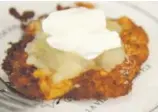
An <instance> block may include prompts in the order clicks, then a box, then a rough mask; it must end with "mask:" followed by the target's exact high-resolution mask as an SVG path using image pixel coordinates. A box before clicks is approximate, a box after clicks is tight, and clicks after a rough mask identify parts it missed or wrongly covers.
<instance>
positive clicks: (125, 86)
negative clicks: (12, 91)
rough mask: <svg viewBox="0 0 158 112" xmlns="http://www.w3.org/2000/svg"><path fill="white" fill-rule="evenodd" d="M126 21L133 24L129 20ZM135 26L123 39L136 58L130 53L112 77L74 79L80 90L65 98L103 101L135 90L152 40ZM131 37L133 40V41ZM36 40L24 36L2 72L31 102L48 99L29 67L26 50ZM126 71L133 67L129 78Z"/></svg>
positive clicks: (94, 73) (92, 75) (97, 72)
mask: <svg viewBox="0 0 158 112" xmlns="http://www.w3.org/2000/svg"><path fill="white" fill-rule="evenodd" d="M57 8H59V9H58V10H62V9H60V8H61V7H59V6H58V7H57ZM68 8H69V7H68ZM63 9H64V8H63ZM66 9H67V8H66ZM126 19H127V21H129V22H131V21H130V20H129V19H128V18H126ZM126 19H125V20H126ZM121 22H122V23H121ZM123 23H124V21H121V20H120V24H122V25H124V24H123ZM127 23H128V22H127ZM131 24H133V26H134V27H133V26H131V27H130V26H128V25H127V26H128V27H127V28H126V25H125V26H122V27H124V28H125V31H124V32H122V33H121V37H122V41H123V42H124V44H125V48H126V47H129V48H131V47H132V49H131V50H135V51H136V54H131V56H130V53H131V52H132V51H129V59H128V60H125V61H124V62H123V63H122V64H121V65H118V66H117V67H116V68H115V69H113V70H112V71H111V72H110V73H106V72H105V71H104V70H93V69H92V70H89V71H87V72H85V73H83V75H81V76H79V77H77V78H75V79H73V83H74V84H79V85H80V87H79V88H74V89H73V90H72V91H70V92H69V93H67V94H65V95H64V96H63V98H73V99H77V100H79V99H90V98H94V99H103V98H108V97H117V96H122V95H125V94H127V93H128V92H129V91H130V90H131V85H132V80H133V78H134V77H135V76H136V74H137V73H138V72H139V70H140V66H141V64H142V63H143V62H144V61H145V60H146V59H147V57H148V49H147V43H148V39H147V35H146V33H145V32H144V30H143V29H142V28H141V27H137V26H135V25H134V23H131ZM131 29H132V30H131ZM126 30H127V31H126ZM139 32H143V34H144V35H143V36H144V38H142V37H143V36H141V37H140V36H139V34H137V33H139ZM134 34H137V35H138V36H139V37H136V39H134V37H132V35H134ZM127 36H128V38H127ZM125 37H126V38H125ZM130 37H131V39H129V38H130ZM33 39H34V36H32V35H30V34H24V36H23V37H22V39H21V40H20V41H19V42H17V43H15V44H12V47H11V48H9V49H8V50H7V56H6V58H5V59H4V62H3V64H2V68H3V70H4V71H5V72H6V73H7V74H8V77H9V80H10V82H11V83H12V84H13V85H14V86H15V87H16V88H17V90H18V91H19V92H20V93H22V94H23V95H24V96H26V97H28V98H39V99H44V95H43V93H42V92H41V91H40V87H39V85H38V79H36V78H34V77H33V72H34V71H35V70H36V67H34V66H33V65H28V64H26V59H27V54H26V53H25V51H24V49H25V47H26V45H27V43H29V42H31V41H32V40H33ZM143 42H144V43H143ZM138 44H142V45H138ZM144 49H145V54H142V55H140V56H139V55H138V54H139V52H140V51H142V53H144V52H143V50H144ZM127 52H128V51H127ZM137 52H138V53H137ZM140 53H141V52H140ZM143 56H144V57H143ZM142 57H143V58H142ZM122 67H127V68H128V67H131V68H130V69H131V71H130V73H129V75H122V74H121V73H120V70H121V68H122ZM100 74H103V75H100ZM107 74H108V75H107ZM125 82H126V83H125Z"/></svg>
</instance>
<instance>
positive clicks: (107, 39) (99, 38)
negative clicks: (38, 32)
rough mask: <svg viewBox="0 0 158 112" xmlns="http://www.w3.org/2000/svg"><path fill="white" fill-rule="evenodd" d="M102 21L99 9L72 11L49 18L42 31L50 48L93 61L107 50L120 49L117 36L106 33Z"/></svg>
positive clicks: (44, 21) (44, 22)
mask: <svg viewBox="0 0 158 112" xmlns="http://www.w3.org/2000/svg"><path fill="white" fill-rule="evenodd" d="M105 19H106V17H105V14H104V12H103V11H102V10H99V9H87V8H71V9H68V10H63V11H57V12H52V13H51V14H49V16H48V17H47V18H46V19H45V20H43V21H42V28H43V31H44V32H45V33H47V34H48V35H49V37H48V38H47V43H48V44H49V45H50V46H51V47H52V48H56V49H59V50H62V51H66V52H76V53H78V54H79V55H80V56H82V57H84V58H85V59H94V58H96V57H97V56H99V55H100V54H101V53H103V52H104V51H106V50H110V49H113V48H117V47H121V40H120V37H119V34H118V33H117V32H115V31H109V30H108V29H106V21H105Z"/></svg>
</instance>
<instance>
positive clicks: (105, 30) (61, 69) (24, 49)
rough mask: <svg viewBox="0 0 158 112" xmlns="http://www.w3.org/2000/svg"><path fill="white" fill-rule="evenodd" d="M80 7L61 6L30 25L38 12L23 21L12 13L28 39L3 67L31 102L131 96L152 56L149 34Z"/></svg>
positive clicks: (17, 45)
mask: <svg viewBox="0 0 158 112" xmlns="http://www.w3.org/2000/svg"><path fill="white" fill-rule="evenodd" d="M75 5H76V6H75V7H74V6H73V7H63V6H61V5H57V10H58V11H55V12H52V13H50V14H49V15H47V14H46V15H44V16H41V17H39V18H38V19H36V20H32V19H31V21H29V22H28V19H30V18H32V16H33V15H34V13H32V12H29V13H31V14H32V15H31V17H30V16H28V17H27V19H24V18H25V17H23V15H26V14H23V15H18V14H17V12H16V11H15V10H13V9H12V12H16V14H17V15H18V18H20V20H21V21H22V26H23V27H22V28H23V32H24V34H23V37H22V38H21V40H20V41H19V42H17V43H13V44H12V46H11V48H9V49H8V51H7V56H6V58H5V59H4V62H3V64H2V67H3V69H4V71H5V72H6V73H7V74H8V77H9V80H10V82H11V83H12V84H13V85H14V86H15V87H16V89H17V90H18V91H19V92H20V93H22V94H23V95H25V96H26V97H28V98H38V99H44V100H50V99H55V98H73V99H76V100H81V99H103V98H109V97H119V96H123V95H126V94H127V93H128V92H130V90H131V88H132V81H133V79H134V78H135V77H136V76H137V75H138V72H139V70H140V67H141V65H142V64H143V63H144V62H145V61H146V60H147V58H148V55H149V50H148V36H147V34H146V32H145V31H144V29H143V28H142V27H140V26H138V25H136V24H135V23H134V22H133V21H132V20H131V19H129V18H128V17H125V16H123V17H120V18H118V19H113V18H107V17H106V16H105V14H104V12H103V11H102V10H101V9H97V8H95V6H94V5H93V4H90V3H88V4H87V3H83V2H77V3H75ZM25 13H26V12H25ZM12 15H14V14H12ZM28 15H29V14H28ZM16 18H17V17H16ZM21 18H23V19H21ZM26 21H27V22H28V23H27V24H23V22H25V23H26Z"/></svg>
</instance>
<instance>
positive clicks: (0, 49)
mask: <svg viewBox="0 0 158 112" xmlns="http://www.w3.org/2000/svg"><path fill="white" fill-rule="evenodd" d="M56 4H57V3H56V2H1V3H0V9H1V13H0V23H1V25H0V62H2V60H3V58H4V57H5V51H6V49H7V48H8V47H9V46H8V44H7V43H8V42H10V41H13V42H15V41H18V39H19V38H20V36H21V32H20V29H19V22H18V21H17V20H15V19H14V18H13V17H11V16H10V15H9V14H8V8H10V7H13V6H14V7H17V9H19V10H21V11H23V10H28V9H32V10H34V11H35V12H36V14H37V15H40V14H43V13H48V12H50V11H53V10H54V9H55V5H56ZM64 4H65V3H64ZM66 4H72V3H70V2H66ZM96 4H97V6H98V7H100V8H101V9H103V10H104V11H105V14H106V15H108V16H109V17H114V18H118V17H120V16H124V15H126V16H128V17H130V18H131V19H133V21H134V22H135V23H137V24H138V25H141V26H142V27H143V28H144V29H145V30H146V32H147V33H148V35H149V39H150V45H149V48H150V56H149V59H148V61H147V62H146V63H145V64H144V65H143V68H142V70H141V73H140V76H139V77H137V78H136V79H135V81H134V82H133V89H132V91H131V92H130V93H129V94H128V95H126V96H123V97H119V98H117V99H109V100H107V101H84V102H83V101H82V102H81V101H77V102H75V101H71V102H67V101H61V102H60V104H58V105H56V104H55V102H56V101H50V102H45V104H43V105H39V106H37V107H36V108H33V109H26V110H25V111H28V112H30V111H31V112H44V111H46V112H149V111H150V110H151V109H153V108H154V107H155V106H156V105H157V104H158V97H157V95H158V81H157V80H158V74H157V66H158V52H157V48H158V31H157V29H158V23H157V21H155V20H154V19H152V18H151V17H150V16H147V14H146V13H142V11H141V10H138V9H134V8H133V7H131V6H130V5H127V4H124V3H122V2H98V3H96ZM96 22H97V21H96ZM0 76H1V77H3V78H4V79H5V80H7V77H6V75H5V73H4V72H3V71H2V70H0ZM25 111H22V112H25Z"/></svg>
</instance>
